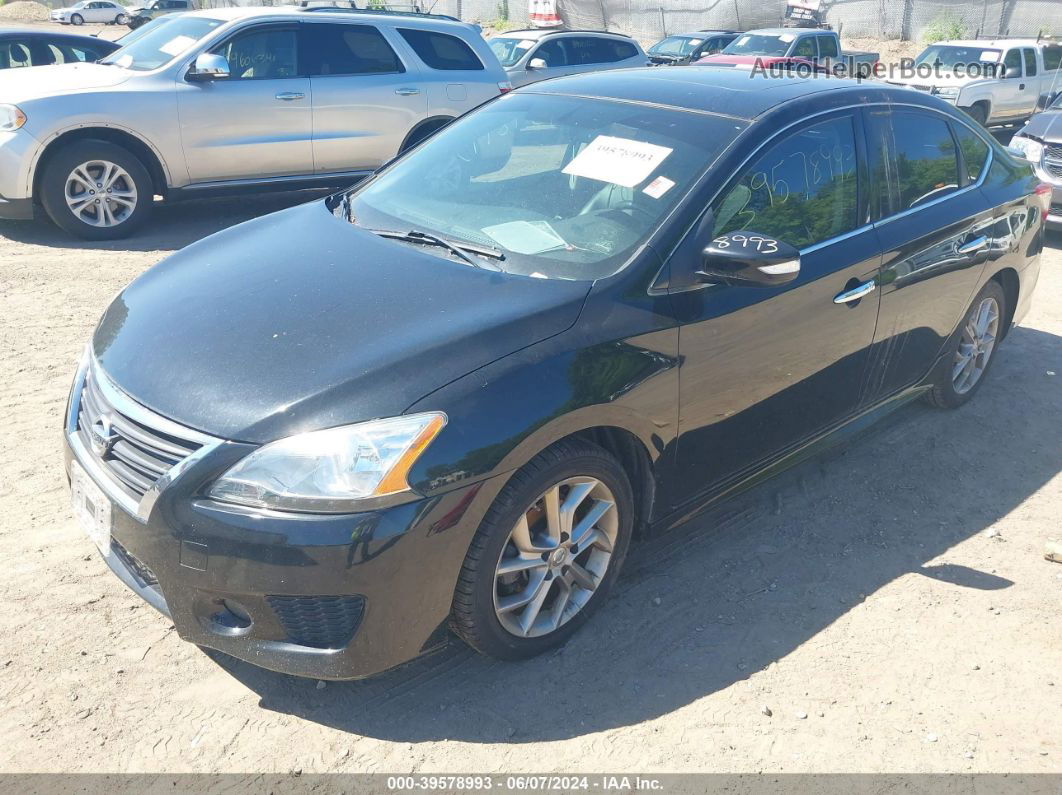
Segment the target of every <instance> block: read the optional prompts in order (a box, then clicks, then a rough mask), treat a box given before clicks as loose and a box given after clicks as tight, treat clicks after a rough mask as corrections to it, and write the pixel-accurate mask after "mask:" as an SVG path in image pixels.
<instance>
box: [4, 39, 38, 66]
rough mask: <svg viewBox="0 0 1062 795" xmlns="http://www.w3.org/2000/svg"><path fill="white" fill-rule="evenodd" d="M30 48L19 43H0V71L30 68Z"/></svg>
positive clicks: (23, 43)
mask: <svg viewBox="0 0 1062 795" xmlns="http://www.w3.org/2000/svg"><path fill="white" fill-rule="evenodd" d="M32 65H33V63H32V60H31V57H30V48H29V46H28V44H27V43H25V42H21V41H0V69H15V68H18V67H22V66H32Z"/></svg>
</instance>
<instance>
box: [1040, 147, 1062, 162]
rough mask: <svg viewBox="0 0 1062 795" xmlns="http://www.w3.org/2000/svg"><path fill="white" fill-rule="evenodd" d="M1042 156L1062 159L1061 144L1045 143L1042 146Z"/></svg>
mask: <svg viewBox="0 0 1062 795" xmlns="http://www.w3.org/2000/svg"><path fill="white" fill-rule="evenodd" d="M1044 156H1045V157H1050V158H1053V159H1055V160H1062V144H1047V145H1046V146H1045V147H1044Z"/></svg>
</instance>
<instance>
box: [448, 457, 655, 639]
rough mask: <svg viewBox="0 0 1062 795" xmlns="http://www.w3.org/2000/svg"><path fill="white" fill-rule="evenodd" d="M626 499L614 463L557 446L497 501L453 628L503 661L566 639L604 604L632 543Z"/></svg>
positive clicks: (471, 558)
mask: <svg viewBox="0 0 1062 795" xmlns="http://www.w3.org/2000/svg"><path fill="white" fill-rule="evenodd" d="M633 523H634V498H633V495H632V493H631V486H630V482H629V481H628V480H627V476H626V474H625V473H624V471H623V468H622V467H621V466H620V465H619V463H618V462H617V461H616V459H615V458H613V457H612V456H611V455H609V454H608V453H607V452H606V451H605V450H603V449H601V448H600V447H598V446H597V445H594V444H591V443H590V442H586V441H581V440H568V441H562V442H558V443H557V444H555V445H553V446H552V447H550V448H548V449H547V450H545V451H543V452H542V453H540V454H539V455H537V456H536V457H535V458H533V459H532V460H531V461H530V462H528V463H527V464H526V465H525V466H524V467H523V468H521V469H520V470H519V471H518V472H517V473H516V474H514V475H513V477H512V479H511V480H510V481H509V483H508V484H506V486H505V488H504V489H503V490H502V492H501V493H500V494H499V495H498V497H497V498H496V499H495V501H494V504H493V505H492V506H491V508H490V510H489V511H487V514H486V516H485V517H484V519H483V522H482V524H481V525H480V528H479V530H478V531H477V532H476V535H475V537H474V538H473V540H472V544H471V545H470V547H469V550H468V554H467V555H466V557H465V563H464V566H463V567H462V569H461V575H460V578H459V580H458V584H457V589H456V591H455V593H454V602H453V609H452V613H451V626H452V628H453V629H454V631H455V632H456V633H457V634H458V635H459V636H460V637H461V638H462V639H464V640H465V642H467V643H468V644H469V645H470V646H472V647H473V648H474V649H476V650H477V651H479V652H482V653H484V654H487V655H490V656H491V657H497V658H499V659H506V660H518V659H524V658H527V657H533V656H535V655H537V654H541V653H542V652H544V651H546V650H547V649H550V648H553V647H554V646H557V645H559V644H561V643H563V642H564V641H565V640H567V639H568V638H569V637H570V636H571V635H572V634H573V633H574V632H575V631H576V630H577V629H578V628H579V627H580V626H582V624H583V623H584V622H585V621H586V620H587V619H588V618H589V617H590V615H591V614H592V612H593V611H594V610H596V609H597V608H598V607H599V606H600V605H601V603H602V601H604V599H605V598H606V596H607V594H608V591H609V589H610V588H611V587H612V584H613V583H614V582H615V579H616V576H617V575H618V574H619V570H620V567H621V566H622V565H623V559H624V557H625V556H626V554H627V547H628V545H629V544H630V538H631V532H632V528H633Z"/></svg>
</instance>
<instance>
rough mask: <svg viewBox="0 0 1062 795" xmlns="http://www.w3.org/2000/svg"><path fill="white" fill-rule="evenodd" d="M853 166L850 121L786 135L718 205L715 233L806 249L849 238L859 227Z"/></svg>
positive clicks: (853, 151)
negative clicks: (752, 234)
mask: <svg viewBox="0 0 1062 795" xmlns="http://www.w3.org/2000/svg"><path fill="white" fill-rule="evenodd" d="M856 166H857V157H856V148H855V131H854V128H853V125H852V119H851V117H849V116H842V117H840V118H836V119H832V120H830V121H825V122H822V123H820V124H816V125H814V126H812V127H807V128H805V129H804V130H801V131H800V132H797V133H793V134H791V135H788V136H786V137H785V138H784V139H783V140H782V141H781V142H780V143H776V144H774V145H772V146H770V147H769V148H768V149H767V151H766V154H763V155H761V156H760V157H758V158H756V160H755V162H754V163H753V165H752V166H751V167H750V168H749V169H748V170H747V171H745V173H744V174H743V175H742V176H741V177H740V178H739V179H738V181H737V183H736V184H735V185H734V186H733V187H731V188H730V190H728V191H727V192H726V194H725V195H724V196H723V198H722V199H721V200H720V201H719V202H718V204H717V206H716V207H715V208H714V212H715V230H714V233H715V235H723V234H727V233H728V232H737V231H739V230H745V231H749V232H757V233H759V234H763V235H769V236H771V237H773V238H776V239H778V240H781V241H783V242H785V243H788V244H789V245H791V246H795V247H797V248H806V247H808V246H813V245H815V244H816V243H821V242H823V241H825V240H829V239H830V238H833V237H837V236H838V235H842V234H844V233H845V232H850V231H852V230H853V229H855V228H857V227H858V226H859V223H858V220H857V205H856V202H857V199H858V192H857V179H856V177H857V167H856Z"/></svg>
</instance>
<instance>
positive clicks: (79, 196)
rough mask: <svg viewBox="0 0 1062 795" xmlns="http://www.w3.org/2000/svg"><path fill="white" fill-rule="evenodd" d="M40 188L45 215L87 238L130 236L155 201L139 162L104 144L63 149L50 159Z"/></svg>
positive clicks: (125, 151)
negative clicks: (46, 213)
mask: <svg viewBox="0 0 1062 795" xmlns="http://www.w3.org/2000/svg"><path fill="white" fill-rule="evenodd" d="M40 185H41V203H42V204H43V205H44V209H45V210H46V211H47V212H48V215H49V217H50V218H51V219H52V220H53V221H54V222H55V223H56V224H57V225H58V226H60V227H61V228H63V229H65V230H66V231H67V232H70V233H71V234H73V235H77V236H78V237H83V238H86V239H89V240H114V239H115V238H120V237H125V236H127V235H129V234H130V233H131V232H133V231H134V230H135V229H136V227H138V226H139V225H140V224H141V223H143V221H144V219H145V218H146V216H147V213H148V212H149V210H150V207H151V204H152V201H153V199H154V188H153V186H152V183H151V176H150V175H149V174H148V171H147V169H146V168H144V165H143V163H141V162H140V160H139V159H137V158H136V156H134V155H133V154H132V153H131V152H129V151H128V150H126V149H123V148H122V147H120V146H117V145H115V144H112V143H108V142H107V141H78V142H77V143H74V144H71V145H70V146H68V147H64V148H63V149H62V150H60V151H59V152H58V153H57V154H56V155H55V156H54V157H52V158H51V159H50V160H49V161H48V163H47V165H46V166H45V168H44V176H43V177H42V179H41V183H40Z"/></svg>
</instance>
